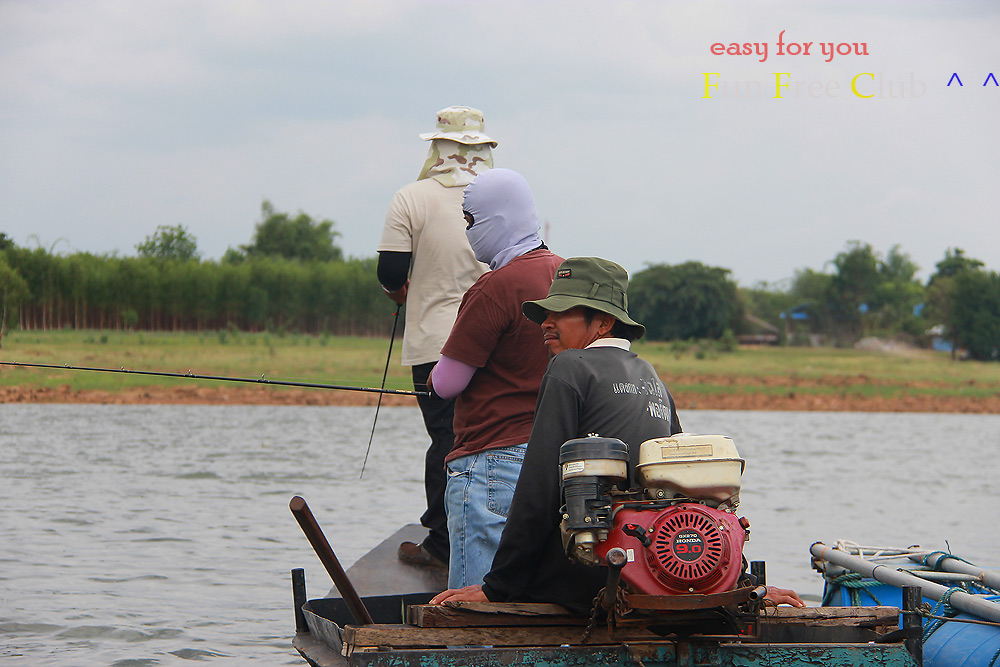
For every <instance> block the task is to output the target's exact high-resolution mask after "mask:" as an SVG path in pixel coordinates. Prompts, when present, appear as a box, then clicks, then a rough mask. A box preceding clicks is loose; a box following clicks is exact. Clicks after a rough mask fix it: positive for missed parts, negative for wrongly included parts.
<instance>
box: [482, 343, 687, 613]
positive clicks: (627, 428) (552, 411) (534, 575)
mask: <svg viewBox="0 0 1000 667" xmlns="http://www.w3.org/2000/svg"><path fill="white" fill-rule="evenodd" d="M608 343H612V345H609V344H608ZM614 343H624V341H621V340H620V339H603V340H602V341H599V344H600V346H592V347H589V348H587V349H583V350H577V349H572V350H565V351H563V352H561V353H560V354H558V355H556V356H555V357H554V358H553V359H552V360H551V361H550V362H549V366H548V369H547V371H546V373H545V377H544V378H543V379H542V386H541V389H540V390H539V394H538V403H537V406H536V409H535V422H534V425H533V427H532V429H531V437H530V439H529V441H528V447H527V452H526V454H525V457H524V465H523V466H522V467H521V475H520V477H519V478H518V481H517V487H516V488H515V490H514V499H513V502H512V504H511V508H510V515H509V516H508V518H507V525H506V527H505V528H504V531H503V536H502V537H501V539H500V547H499V549H498V550H497V554H496V557H495V558H494V559H493V567H492V569H491V571H490V572H489V573H488V574H487V575H486V577H485V579H484V585H483V591H484V592H485V593H486V596H487V597H488V598H489V599H490V600H492V601H494V602H514V601H517V602H554V603H557V604H561V605H563V606H564V607H566V608H567V609H570V610H571V611H575V612H578V613H587V612H588V611H589V610H590V608H591V605H592V602H593V599H594V596H595V595H597V592H598V591H599V590H600V588H601V587H602V586H603V585H604V582H605V579H606V576H607V573H606V571H605V569H604V568H600V567H594V566H589V565H583V564H581V563H577V562H574V561H570V559H569V558H568V557H567V556H566V553H565V551H564V550H563V545H562V538H561V536H560V533H559V522H560V516H561V515H560V513H559V509H560V507H561V506H562V499H561V498H560V488H559V480H560V470H559V448H560V447H561V446H562V444H563V443H564V442H566V441H567V440H571V439H573V438H581V437H586V436H587V435H590V434H597V435H600V436H603V437H608V438H618V439H620V440H622V441H623V442H625V443H626V444H627V445H628V447H629V458H630V461H629V464H630V469H631V470H635V466H636V465H637V464H638V459H639V445H641V444H642V443H643V442H645V441H646V440H649V439H651V438H659V437H663V436H668V435H673V434H674V433H679V432H680V431H681V425H680V421H679V419H678V418H677V412H676V410H675V409H674V401H673V398H672V397H671V396H670V394H669V392H668V391H667V389H666V387H664V386H663V383H662V382H661V381H660V379H659V376H658V375H657V373H656V370H655V369H654V368H653V367H652V366H651V365H649V363H647V362H646V361H644V360H642V359H640V358H639V357H638V356H637V355H636V354H635V353H633V352H631V351H629V350H625V349H622V348H621V347H617V346H613V344H614Z"/></svg>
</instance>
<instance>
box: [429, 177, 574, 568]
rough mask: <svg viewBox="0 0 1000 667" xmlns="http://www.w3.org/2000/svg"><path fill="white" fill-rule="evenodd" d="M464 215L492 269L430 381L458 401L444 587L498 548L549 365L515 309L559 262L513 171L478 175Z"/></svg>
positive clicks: (468, 298)
mask: <svg viewBox="0 0 1000 667" xmlns="http://www.w3.org/2000/svg"><path fill="white" fill-rule="evenodd" d="M462 208H463V212H464V215H465V220H466V224H467V226H468V229H466V232H465V234H466V236H467V237H468V239H469V244H470V245H471V247H472V249H473V251H474V252H475V255H476V259H478V260H479V261H480V262H483V263H485V264H489V266H490V269H491V271H488V272H487V273H484V274H483V275H482V276H481V277H480V278H479V280H477V281H476V283H475V284H474V285H473V286H472V287H471V288H470V289H469V291H468V292H466V294H465V296H464V297H463V299H462V305H461V306H460V307H459V309H458V318H457V319H456V321H455V326H454V327H453V328H452V330H451V334H450V335H449V336H448V341H447V342H446V343H445V344H444V348H443V349H442V350H441V355H442V356H441V359H440V360H439V361H438V364H437V366H435V368H434V372H433V374H432V376H431V380H430V384H431V388H432V389H433V391H434V393H435V395H439V396H442V397H457V398H456V403H455V446H454V448H453V449H452V451H451V453H450V454H448V456H447V457H446V461H447V469H448V485H447V491H446V494H445V507H446V509H447V512H448V535H449V538H450V540H451V560H450V562H449V570H448V586H449V588H460V587H462V586H466V585H468V584H479V583H482V578H483V576H484V575H485V574H486V573H487V572H489V570H490V566H491V564H492V563H493V555H494V553H495V552H496V549H497V545H498V544H499V543H500V534H501V533H502V532H503V526H504V523H505V521H506V516H507V508H508V507H509V505H510V499H511V498H512V497H513V493H514V485H515V484H516V483H517V477H518V474H519V473H520V470H521V460H522V459H523V458H524V448H525V444H526V443H527V442H528V436H529V435H530V434H531V425H532V421H533V416H534V411H535V400H536V398H537V396H538V388H539V386H540V385H541V381H542V376H543V375H544V374H545V367H546V365H547V364H548V360H549V354H548V351H547V349H546V348H545V345H544V343H543V342H542V336H541V333H540V331H539V329H538V326H537V325H535V324H534V323H533V322H531V321H530V320H528V319H527V318H526V317H524V315H523V313H522V312H521V304H522V303H523V302H524V301H530V300H534V299H538V298H542V297H544V296H545V295H546V294H547V293H548V289H549V286H550V285H551V284H552V278H553V276H555V272H556V267H558V266H559V263H560V262H562V258H560V257H559V256H557V255H554V254H552V253H551V252H549V250H548V248H546V247H545V244H544V243H542V239H541V238H540V237H539V235H538V231H539V226H538V215H537V213H535V203H534V200H533V199H532V196H531V190H530V188H528V184H527V182H526V181H525V180H524V178H523V177H522V176H521V175H520V174H518V173H517V172H514V171H511V170H510V169H491V170H489V171H487V172H484V173H482V174H480V175H479V176H477V177H476V179H475V180H473V181H472V183H471V184H469V185H468V186H467V187H466V188H465V200H464V204H463V207H462ZM532 295H540V296H532Z"/></svg>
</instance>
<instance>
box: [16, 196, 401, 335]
mask: <svg viewBox="0 0 1000 667" xmlns="http://www.w3.org/2000/svg"><path fill="white" fill-rule="evenodd" d="M261 209H262V214H263V219H262V221H261V222H260V223H259V224H258V225H257V228H256V231H255V234H254V238H253V240H252V241H251V243H250V244H248V245H245V246H240V247H239V248H237V249H233V248H230V249H229V250H228V251H227V252H226V255H225V256H224V257H223V259H222V260H221V261H202V260H201V259H200V258H199V254H198V251H197V242H196V240H195V239H194V238H193V237H192V236H191V234H190V233H189V232H188V231H187V230H186V229H185V228H184V227H183V226H174V227H170V226H165V227H159V228H158V229H157V230H156V232H155V233H154V234H152V235H151V236H149V237H147V238H146V239H145V241H143V243H140V244H138V245H137V246H136V250H137V255H136V256H133V257H119V256H117V255H94V254H91V253H74V254H69V255H57V254H53V253H52V252H49V251H46V250H45V249H44V248H41V247H39V248H34V249H30V248H25V247H18V246H16V245H15V244H14V243H13V242H12V241H11V240H10V239H9V238H8V237H7V236H6V235H5V234H3V233H2V232H0V332H2V329H3V328H4V327H6V328H14V327H16V328H20V329H23V330H31V329H61V328H73V329H90V328H93V329H138V330H168V331H181V330H220V329H231V328H236V329H239V330H243V331H262V330H287V331H297V332H302V333H314V334H319V333H330V334H350V335H373V334H382V333H384V329H385V327H386V321H387V318H386V316H387V314H391V312H392V307H393V306H392V304H391V303H389V302H388V300H386V299H385V297H384V296H383V295H382V290H381V288H380V287H379V285H378V283H377V281H376V280H375V278H374V276H375V260H374V259H371V258H369V259H355V258H350V259H346V260H345V259H344V258H343V256H342V253H341V251H340V248H338V247H336V246H335V244H334V239H335V238H336V236H337V234H336V232H334V231H333V223H332V222H331V221H329V220H323V221H319V222H315V221H313V220H312V218H310V217H309V216H307V215H306V214H304V213H300V214H299V215H298V216H295V217H291V216H289V215H287V214H285V213H279V212H276V211H275V210H274V209H273V207H272V206H271V204H270V203H269V202H267V201H265V202H264V203H263V205H262V207H261Z"/></svg>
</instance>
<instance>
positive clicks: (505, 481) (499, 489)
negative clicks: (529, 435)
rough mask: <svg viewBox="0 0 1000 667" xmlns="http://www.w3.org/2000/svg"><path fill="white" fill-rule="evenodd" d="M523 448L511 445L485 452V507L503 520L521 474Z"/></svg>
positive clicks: (522, 446) (508, 511)
mask: <svg viewBox="0 0 1000 667" xmlns="http://www.w3.org/2000/svg"><path fill="white" fill-rule="evenodd" d="M525 448H526V446H525V445H513V446H511V447H503V448H501V449H490V450H487V451H486V483H487V503H486V507H487V509H488V510H489V511H490V512H493V513H494V514H496V515H497V516H501V517H503V518H504V519H506V518H507V516H508V515H509V514H510V502H511V500H513V498H514V487H515V486H517V478H518V476H519V475H520V474H521V464H522V463H523V462H524V451H525Z"/></svg>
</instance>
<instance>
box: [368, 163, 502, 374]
mask: <svg viewBox="0 0 1000 667" xmlns="http://www.w3.org/2000/svg"><path fill="white" fill-rule="evenodd" d="M463 190H464V188H462V187H452V188H446V187H444V186H443V185H441V184H440V183H438V182H437V181H436V180H434V179H432V178H428V179H424V180H420V181H416V182H415V183H410V184H409V185H405V186H403V187H402V188H400V189H399V190H398V191H397V192H396V194H395V195H394V196H393V198H392V203H391V204H390V205H389V212H388V213H387V214H386V216H385V227H384V228H383V230H382V240H381V241H379V244H378V251H379V252H384V251H388V252H409V253H412V254H413V261H412V264H411V271H410V289H409V291H408V292H407V296H406V328H405V329H404V333H403V358H402V363H403V365H404V366H415V365H417V364H425V363H429V362H432V361H437V360H438V358H439V357H440V356H441V348H442V347H444V342H445V341H446V340H447V339H448V334H449V333H450V332H451V327H452V325H453V324H454V323H455V317H456V315H457V314H458V306H459V304H461V302H462V296H463V295H464V294H465V292H466V290H468V289H469V287H471V286H472V283H474V282H476V279H477V278H479V276H481V275H482V274H483V273H484V272H485V271H486V269H487V267H486V265H485V264H481V263H480V262H478V261H476V256H475V255H474V254H473V252H472V246H470V245H469V241H468V239H467V238H466V237H465V219H464V218H463V216H462V192H463Z"/></svg>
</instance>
